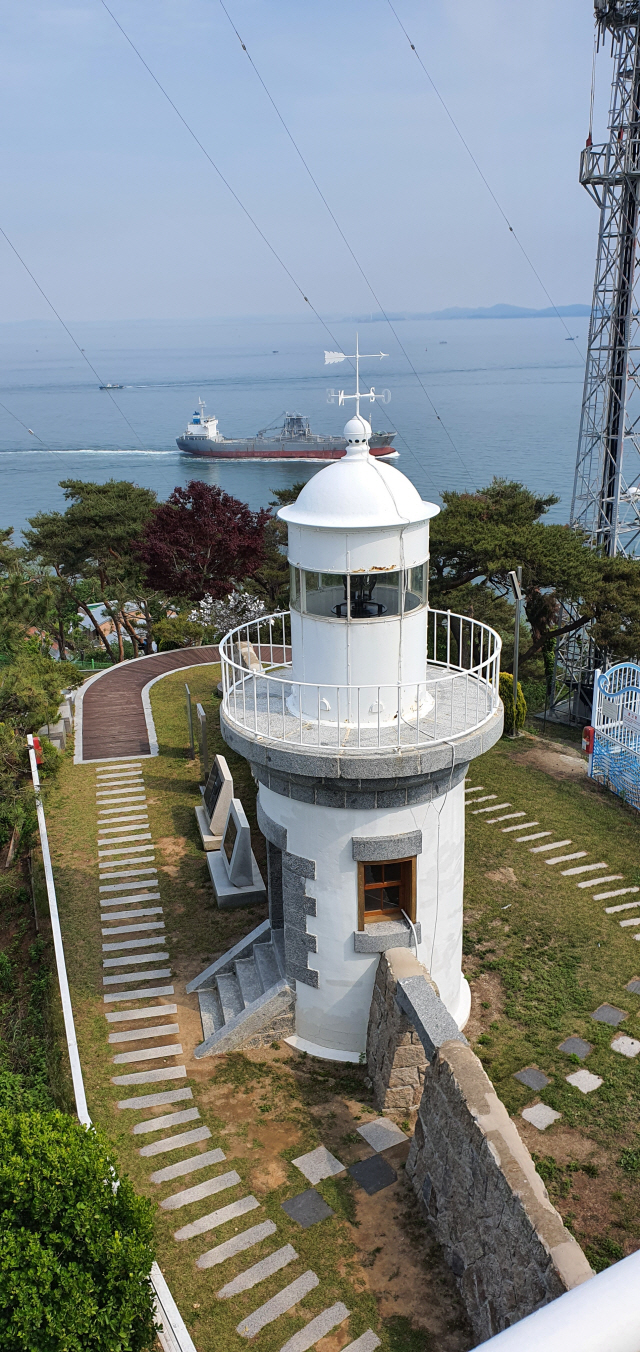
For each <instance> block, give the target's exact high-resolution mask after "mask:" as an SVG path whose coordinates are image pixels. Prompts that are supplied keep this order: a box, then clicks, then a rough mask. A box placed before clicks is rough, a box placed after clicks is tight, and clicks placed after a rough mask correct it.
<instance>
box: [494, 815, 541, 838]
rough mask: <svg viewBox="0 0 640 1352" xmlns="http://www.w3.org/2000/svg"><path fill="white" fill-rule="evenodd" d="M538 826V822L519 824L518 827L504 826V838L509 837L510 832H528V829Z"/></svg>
mask: <svg viewBox="0 0 640 1352" xmlns="http://www.w3.org/2000/svg"><path fill="white" fill-rule="evenodd" d="M518 815H519V814H518ZM538 825H539V823H538V822H518V824H517V826H503V828H502V834H503V836H507V835H508V834H509V832H510V831H526V830H527V829H528V827H530V826H538Z"/></svg>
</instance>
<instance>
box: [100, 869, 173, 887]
mask: <svg viewBox="0 0 640 1352" xmlns="http://www.w3.org/2000/svg"><path fill="white" fill-rule="evenodd" d="M154 874H155V877H154V876H153V875H154ZM143 876H144V877H145V878H146V877H147V876H149V879H150V886H151V887H156V886H157V881H158V870H157V868H127V869H125V870H124V872H123V873H101V874H99V880H100V882H102V880H103V879H105V878H106V879H108V878H142V877H143ZM131 885H132V884H131V883H127V887H130V886H131ZM120 890H121V891H122V888H121V889H120ZM99 891H102V888H99Z"/></svg>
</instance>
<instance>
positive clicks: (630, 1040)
mask: <svg viewBox="0 0 640 1352" xmlns="http://www.w3.org/2000/svg"><path fill="white" fill-rule="evenodd" d="M611 1050H612V1052H620V1055H621V1056H628V1057H629V1059H630V1060H632V1059H633V1057H634V1056H637V1055H638V1052H640V1042H638V1039H637V1038H636V1037H625V1036H623V1035H621V1036H620V1037H614V1039H613V1042H612V1043H611Z"/></svg>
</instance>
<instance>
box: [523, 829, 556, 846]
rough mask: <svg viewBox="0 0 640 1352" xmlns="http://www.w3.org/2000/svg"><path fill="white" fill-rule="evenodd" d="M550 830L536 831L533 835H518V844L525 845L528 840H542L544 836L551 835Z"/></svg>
mask: <svg viewBox="0 0 640 1352" xmlns="http://www.w3.org/2000/svg"><path fill="white" fill-rule="evenodd" d="M550 835H551V832H550V831H534V833H533V835H532V836H516V844H517V845H523V844H524V843H525V841H527V840H542V837H543V836H550Z"/></svg>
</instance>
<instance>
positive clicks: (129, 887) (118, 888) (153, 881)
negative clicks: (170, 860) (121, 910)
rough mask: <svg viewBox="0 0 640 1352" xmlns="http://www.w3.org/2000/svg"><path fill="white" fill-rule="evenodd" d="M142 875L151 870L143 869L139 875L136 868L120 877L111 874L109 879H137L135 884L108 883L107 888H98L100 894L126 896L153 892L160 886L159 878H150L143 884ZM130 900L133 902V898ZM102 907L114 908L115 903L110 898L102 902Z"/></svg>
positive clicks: (116, 874)
mask: <svg viewBox="0 0 640 1352" xmlns="http://www.w3.org/2000/svg"><path fill="white" fill-rule="evenodd" d="M153 872H154V873H156V872H157V870H156V869H154V870H153ZM142 873H151V869H148V868H147V869H141V870H140V873H138V870H137V869H135V868H134V869H129V872H128V873H127V874H124V873H123V874H122V875H120V874H119V873H114V874H109V875H108V876H109V877H114V878H119V877H120V876H122V877H123V878H124V877H135V878H136V882H133V883H115V884H113V883H108V884H107V885H106V886H105V887H99V888H98V891H99V893H100V895H101V896H102V894H103V893H104V892H122V894H123V895H124V893H125V892H135V891H136V890H137V891H138V892H140V891H141V892H152V891H153V889H154V887H157V886H158V879H157V878H150V879H149V881H148V882H142V881H141V874H142ZM158 896H160V893H158ZM130 900H133V898H130ZM100 905H101V906H107V905H108V906H112V905H113V902H112V900H111V898H110V897H109V898H108V899H107V900H106V901H101V902H100Z"/></svg>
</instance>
